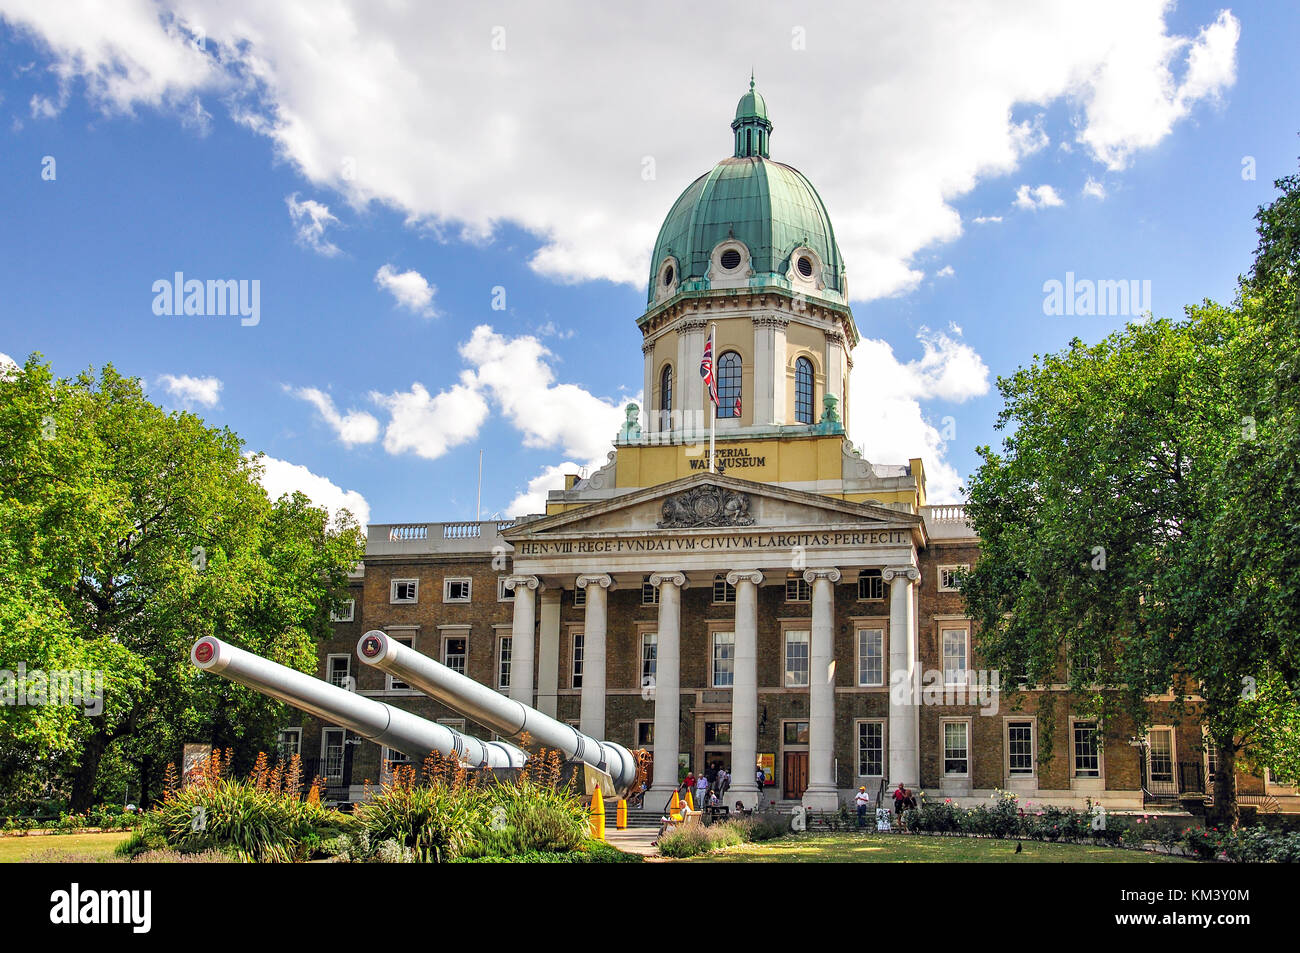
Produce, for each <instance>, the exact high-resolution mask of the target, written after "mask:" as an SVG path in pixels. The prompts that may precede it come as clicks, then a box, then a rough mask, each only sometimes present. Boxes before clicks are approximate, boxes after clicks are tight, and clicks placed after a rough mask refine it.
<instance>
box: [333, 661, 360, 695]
mask: <svg viewBox="0 0 1300 953" xmlns="http://www.w3.org/2000/svg"><path fill="white" fill-rule="evenodd" d="M335 659H342V660H343V681H341V682H336V681H335V680H334V660H335ZM325 681H327V682H329V683H330V684H331V685H333V686H335V687H336V688H342V689H343V690H344V691H349V692H351V691H355V690H356V687H357V686H356V683H355V682H354V681H353V680H352V656H351V654H345V653H343V652H335V653H333V654H331V655H327V656H325Z"/></svg>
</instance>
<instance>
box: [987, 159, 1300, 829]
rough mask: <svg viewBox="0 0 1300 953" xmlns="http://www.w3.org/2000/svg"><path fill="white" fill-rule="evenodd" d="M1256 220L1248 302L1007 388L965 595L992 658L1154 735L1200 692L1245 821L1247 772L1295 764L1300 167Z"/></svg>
mask: <svg viewBox="0 0 1300 953" xmlns="http://www.w3.org/2000/svg"><path fill="white" fill-rule="evenodd" d="M1278 185H1279V187H1280V188H1282V190H1283V196H1282V198H1280V199H1279V200H1278V202H1276V203H1274V205H1272V206H1269V207H1267V208H1265V209H1261V210H1260V213H1259V215H1258V216H1257V218H1258V220H1259V222H1260V235H1261V242H1260V248H1259V251H1258V252H1257V256H1256V265H1255V269H1254V270H1253V272H1252V274H1251V276H1250V277H1249V278H1247V279H1243V280H1242V283H1241V294H1240V297H1239V300H1238V301H1237V302H1236V304H1235V306H1234V307H1230V308H1228V307H1223V306H1220V305H1216V304H1214V303H1211V302H1205V303H1204V304H1202V305H1201V306H1198V307H1193V308H1188V309H1187V313H1186V317H1185V319H1184V320H1182V321H1179V322H1172V321H1168V320H1152V321H1149V322H1147V323H1143V324H1130V325H1129V326H1127V327H1126V328H1125V329H1123V330H1122V331H1119V332H1116V333H1115V334H1112V335H1110V336H1109V337H1107V338H1106V339H1105V340H1103V341H1101V342H1100V343H1098V344H1095V345H1085V344H1084V343H1082V342H1081V341H1079V340H1077V339H1076V340H1074V341H1071V343H1070V346H1069V347H1068V348H1067V349H1066V350H1065V351H1064V352H1062V353H1060V354H1056V355H1049V356H1046V357H1038V356H1035V358H1034V361H1033V363H1032V364H1031V366H1030V367H1028V368H1024V369H1021V370H1019V371H1018V372H1017V373H1015V374H1014V375H1012V376H1011V377H1010V378H1007V379H999V382H998V386H999V389H1000V390H1001V392H1002V396H1003V399H1004V401H1005V406H1004V408H1003V410H1002V412H1001V414H1000V415H999V419H998V424H997V426H998V428H999V429H1000V430H1006V431H1008V436H1007V437H1006V438H1005V440H1004V443H1003V447H1002V450H1001V452H994V451H992V450H991V449H990V448H989V447H981V448H980V449H979V453H980V455H981V457H982V461H983V462H982V463H981V465H980V467H979V468H978V470H977V472H976V473H975V475H974V476H973V477H972V479H971V480H970V486H969V488H968V494H969V501H970V502H969V506H968V512H969V513H970V516H971V519H972V521H973V522H974V525H975V527H976V529H977V531H978V532H979V534H980V538H981V556H980V560H979V562H978V563H977V565H976V566H975V568H974V569H973V571H972V572H971V573H970V574H969V576H968V578H967V579H966V580H965V582H964V585H963V592H964V593H965V598H966V602H967V606H968V609H969V611H970V613H971V615H972V616H973V617H974V618H975V619H976V620H977V621H978V622H979V629H980V632H979V635H978V637H977V639H978V646H979V649H980V651H981V652H982V653H983V655H984V656H985V658H986V659H987V660H988V661H989V664H991V665H994V666H995V667H999V668H1004V669H1008V670H1011V671H1016V672H1029V674H1030V681H1031V683H1036V684H1046V683H1049V682H1053V681H1057V680H1058V679H1059V678H1060V677H1061V676H1060V673H1061V667H1062V665H1064V667H1065V677H1066V678H1067V680H1068V682H1069V685H1070V687H1071V690H1072V692H1074V693H1075V694H1076V695H1078V696H1079V697H1080V698H1081V699H1083V701H1084V704H1085V705H1086V706H1087V707H1089V708H1091V709H1092V710H1093V711H1094V712H1095V713H1096V714H1098V715H1099V716H1101V717H1110V716H1114V715H1119V714H1123V715H1125V716H1127V717H1128V718H1129V719H1131V720H1132V722H1133V723H1134V725H1135V727H1136V729H1137V730H1138V731H1141V730H1142V729H1143V728H1144V727H1145V725H1146V724H1147V723H1148V720H1149V715H1150V710H1151V709H1150V705H1149V704H1148V701H1147V700H1148V699H1149V697H1150V696H1153V695H1159V694H1163V693H1164V692H1166V691H1168V690H1169V689H1170V688H1171V686H1173V687H1175V689H1176V691H1175V702H1174V703H1173V706H1172V709H1173V713H1174V715H1175V717H1178V716H1179V715H1180V714H1181V713H1183V712H1185V710H1186V707H1187V701H1188V699H1189V698H1190V697H1199V698H1200V699H1203V702H1202V703H1201V709H1202V714H1203V717H1204V720H1205V723H1206V725H1207V728H1208V732H1209V735H1210V738H1211V743H1212V744H1213V745H1214V746H1215V748H1216V749H1217V753H1218V763H1219V770H1218V773H1217V775H1216V778H1215V810H1216V812H1217V813H1218V815H1219V820H1221V821H1223V822H1226V823H1229V824H1235V823H1236V819H1237V808H1236V790H1235V777H1234V766H1235V763H1236V758H1237V755H1238V754H1239V753H1240V752H1243V751H1245V752H1247V753H1248V756H1249V760H1250V761H1251V763H1252V765H1261V764H1263V765H1267V766H1269V767H1270V768H1271V769H1273V770H1275V771H1279V772H1280V773H1282V774H1284V775H1289V774H1290V773H1291V772H1292V771H1293V770H1294V768H1295V765H1296V750H1297V749H1296V741H1295V737H1296V736H1295V734H1294V733H1293V731H1292V729H1293V728H1294V726H1295V725H1296V723H1297V712H1298V711H1300V705H1298V704H1297V695H1296V692H1297V688H1298V687H1300V680H1298V678H1297V672H1298V670H1300V666H1297V661H1298V659H1300V654H1298V653H1300V643H1298V641H1297V634H1296V624H1295V623H1296V621H1297V619H1296V613H1297V611H1298V608H1300V587H1298V586H1297V578H1296V573H1297V568H1296V559H1295V554H1296V553H1297V552H1300V548H1298V547H1300V472H1298V470H1297V467H1298V464H1297V458H1298V457H1300V412H1298V411H1300V402H1298V401H1297V395H1298V394H1300V389H1298V388H1297V380H1298V372H1297V367H1296V358H1297V355H1300V347H1297V345H1298V344H1300V335H1297V333H1296V323H1297V322H1296V318H1297V312H1296V306H1295V294H1294V288H1295V275H1296V262H1297V250H1298V249H1300V241H1298V240H1297V236H1300V228H1298V227H1297V226H1298V223H1300V215H1298V214H1297V208H1298V207H1300V198H1298V197H1297V196H1298V195H1300V192H1298V190H1297V180H1296V178H1295V177H1292V178H1291V179H1287V180H1282V181H1280V182H1279V183H1278Z"/></svg>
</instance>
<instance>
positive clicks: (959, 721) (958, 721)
mask: <svg viewBox="0 0 1300 953" xmlns="http://www.w3.org/2000/svg"><path fill="white" fill-rule="evenodd" d="M948 725H963V726H965V729H966V770H965V771H949V770H948ZM970 736H971V723H970V719H969V718H940V719H939V775H940V777H942V778H969V777H970V776H971V771H972V767H973V765H972V763H971V762H972V760H973V758H972V752H971V737H970Z"/></svg>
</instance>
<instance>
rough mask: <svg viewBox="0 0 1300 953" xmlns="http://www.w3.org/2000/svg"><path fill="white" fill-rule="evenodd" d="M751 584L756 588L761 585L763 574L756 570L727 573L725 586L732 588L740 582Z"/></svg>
mask: <svg viewBox="0 0 1300 953" xmlns="http://www.w3.org/2000/svg"><path fill="white" fill-rule="evenodd" d="M742 579H743V580H744V581H745V582H752V583H753V584H754V585H756V586H761V585H762V584H763V574H762V573H761V572H759V571H758V570H757V569H733V570H732V571H731V572H729V573H727V585H729V586H734V585H735V584H736V583H738V582H740V581H741V580H742Z"/></svg>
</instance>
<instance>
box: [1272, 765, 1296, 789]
mask: <svg viewBox="0 0 1300 953" xmlns="http://www.w3.org/2000/svg"><path fill="white" fill-rule="evenodd" d="M1264 791H1265V793H1267V794H1296V793H1300V786H1297V785H1294V784H1279V783H1278V782H1277V781H1274V780H1273V770H1272V769H1271V768H1265V769H1264Z"/></svg>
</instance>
